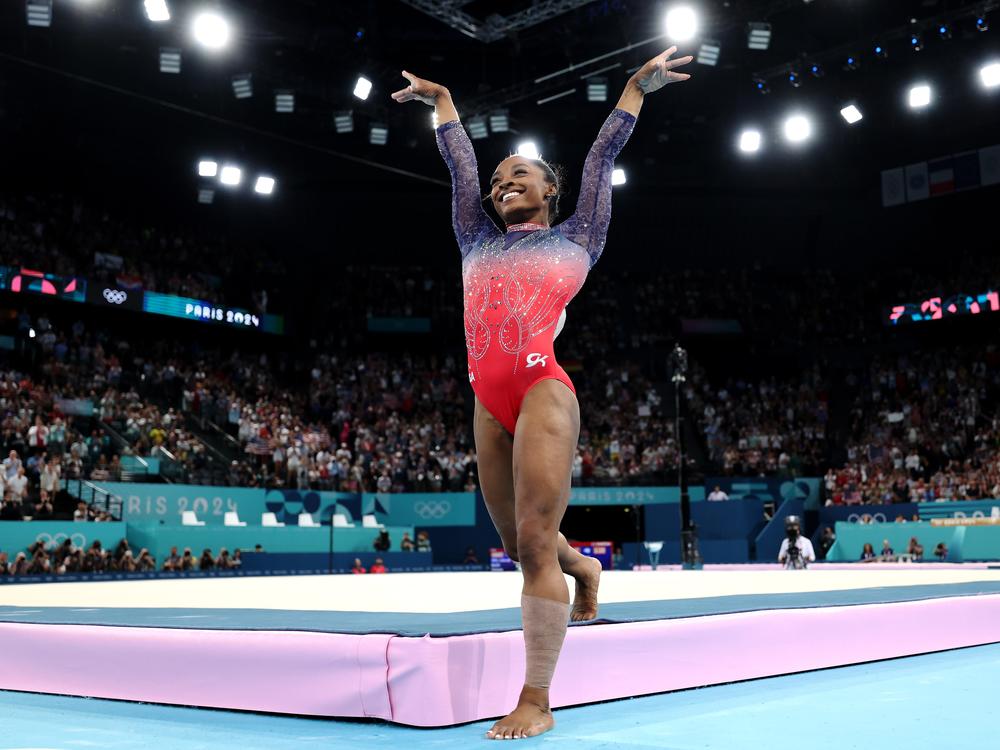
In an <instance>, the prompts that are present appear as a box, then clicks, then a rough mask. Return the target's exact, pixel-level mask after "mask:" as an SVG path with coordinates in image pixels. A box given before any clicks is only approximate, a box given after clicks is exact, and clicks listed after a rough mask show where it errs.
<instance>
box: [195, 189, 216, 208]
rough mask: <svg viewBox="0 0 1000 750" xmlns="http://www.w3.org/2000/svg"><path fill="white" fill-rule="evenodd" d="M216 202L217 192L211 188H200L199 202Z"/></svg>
mask: <svg viewBox="0 0 1000 750" xmlns="http://www.w3.org/2000/svg"><path fill="white" fill-rule="evenodd" d="M214 200H215V191H214V190H212V189H211V188H198V202H199V203H204V204H206V205H207V204H209V203H211V202H212V201H214Z"/></svg>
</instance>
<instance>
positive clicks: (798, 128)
mask: <svg viewBox="0 0 1000 750" xmlns="http://www.w3.org/2000/svg"><path fill="white" fill-rule="evenodd" d="M810 135H812V123H811V122H809V118H808V117H806V116H805V115H792V116H790V117H789V118H788V119H787V120H785V138H787V139H788V140H789V142H791V143H802V142H803V141H805V140H807V139H808V138H809V136H810Z"/></svg>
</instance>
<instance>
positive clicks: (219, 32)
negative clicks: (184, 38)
mask: <svg viewBox="0 0 1000 750" xmlns="http://www.w3.org/2000/svg"><path fill="white" fill-rule="evenodd" d="M191 31H192V33H193V34H194V38H195V41H197V42H198V43H199V44H201V45H202V46H204V47H207V48H208V49H222V48H223V47H225V46H226V44H228V43H229V24H228V23H226V19H225V18H223V17H222V16H220V15H219V14H218V13H212V12H205V13H199V14H198V15H197V16H195V18H194V22H193V23H192V24H191Z"/></svg>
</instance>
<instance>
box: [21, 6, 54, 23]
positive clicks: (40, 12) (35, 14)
mask: <svg viewBox="0 0 1000 750" xmlns="http://www.w3.org/2000/svg"><path fill="white" fill-rule="evenodd" d="M25 10H26V11H27V14H28V26H40V27H45V28H47V27H49V26H51V25H52V0H28V2H27V4H26V6H25Z"/></svg>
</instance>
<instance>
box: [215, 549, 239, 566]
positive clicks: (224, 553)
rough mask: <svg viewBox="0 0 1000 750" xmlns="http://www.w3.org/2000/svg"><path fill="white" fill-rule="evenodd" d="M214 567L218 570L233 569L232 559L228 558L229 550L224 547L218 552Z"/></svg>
mask: <svg viewBox="0 0 1000 750" xmlns="http://www.w3.org/2000/svg"><path fill="white" fill-rule="evenodd" d="M215 567H216V568H218V569H219V570H230V569H231V568H233V567H235V566H234V565H233V559H232V558H231V557H230V556H229V550H228V549H226V548H225V547H223V548H222V549H220V550H219V556H218V557H217V558H215Z"/></svg>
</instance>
